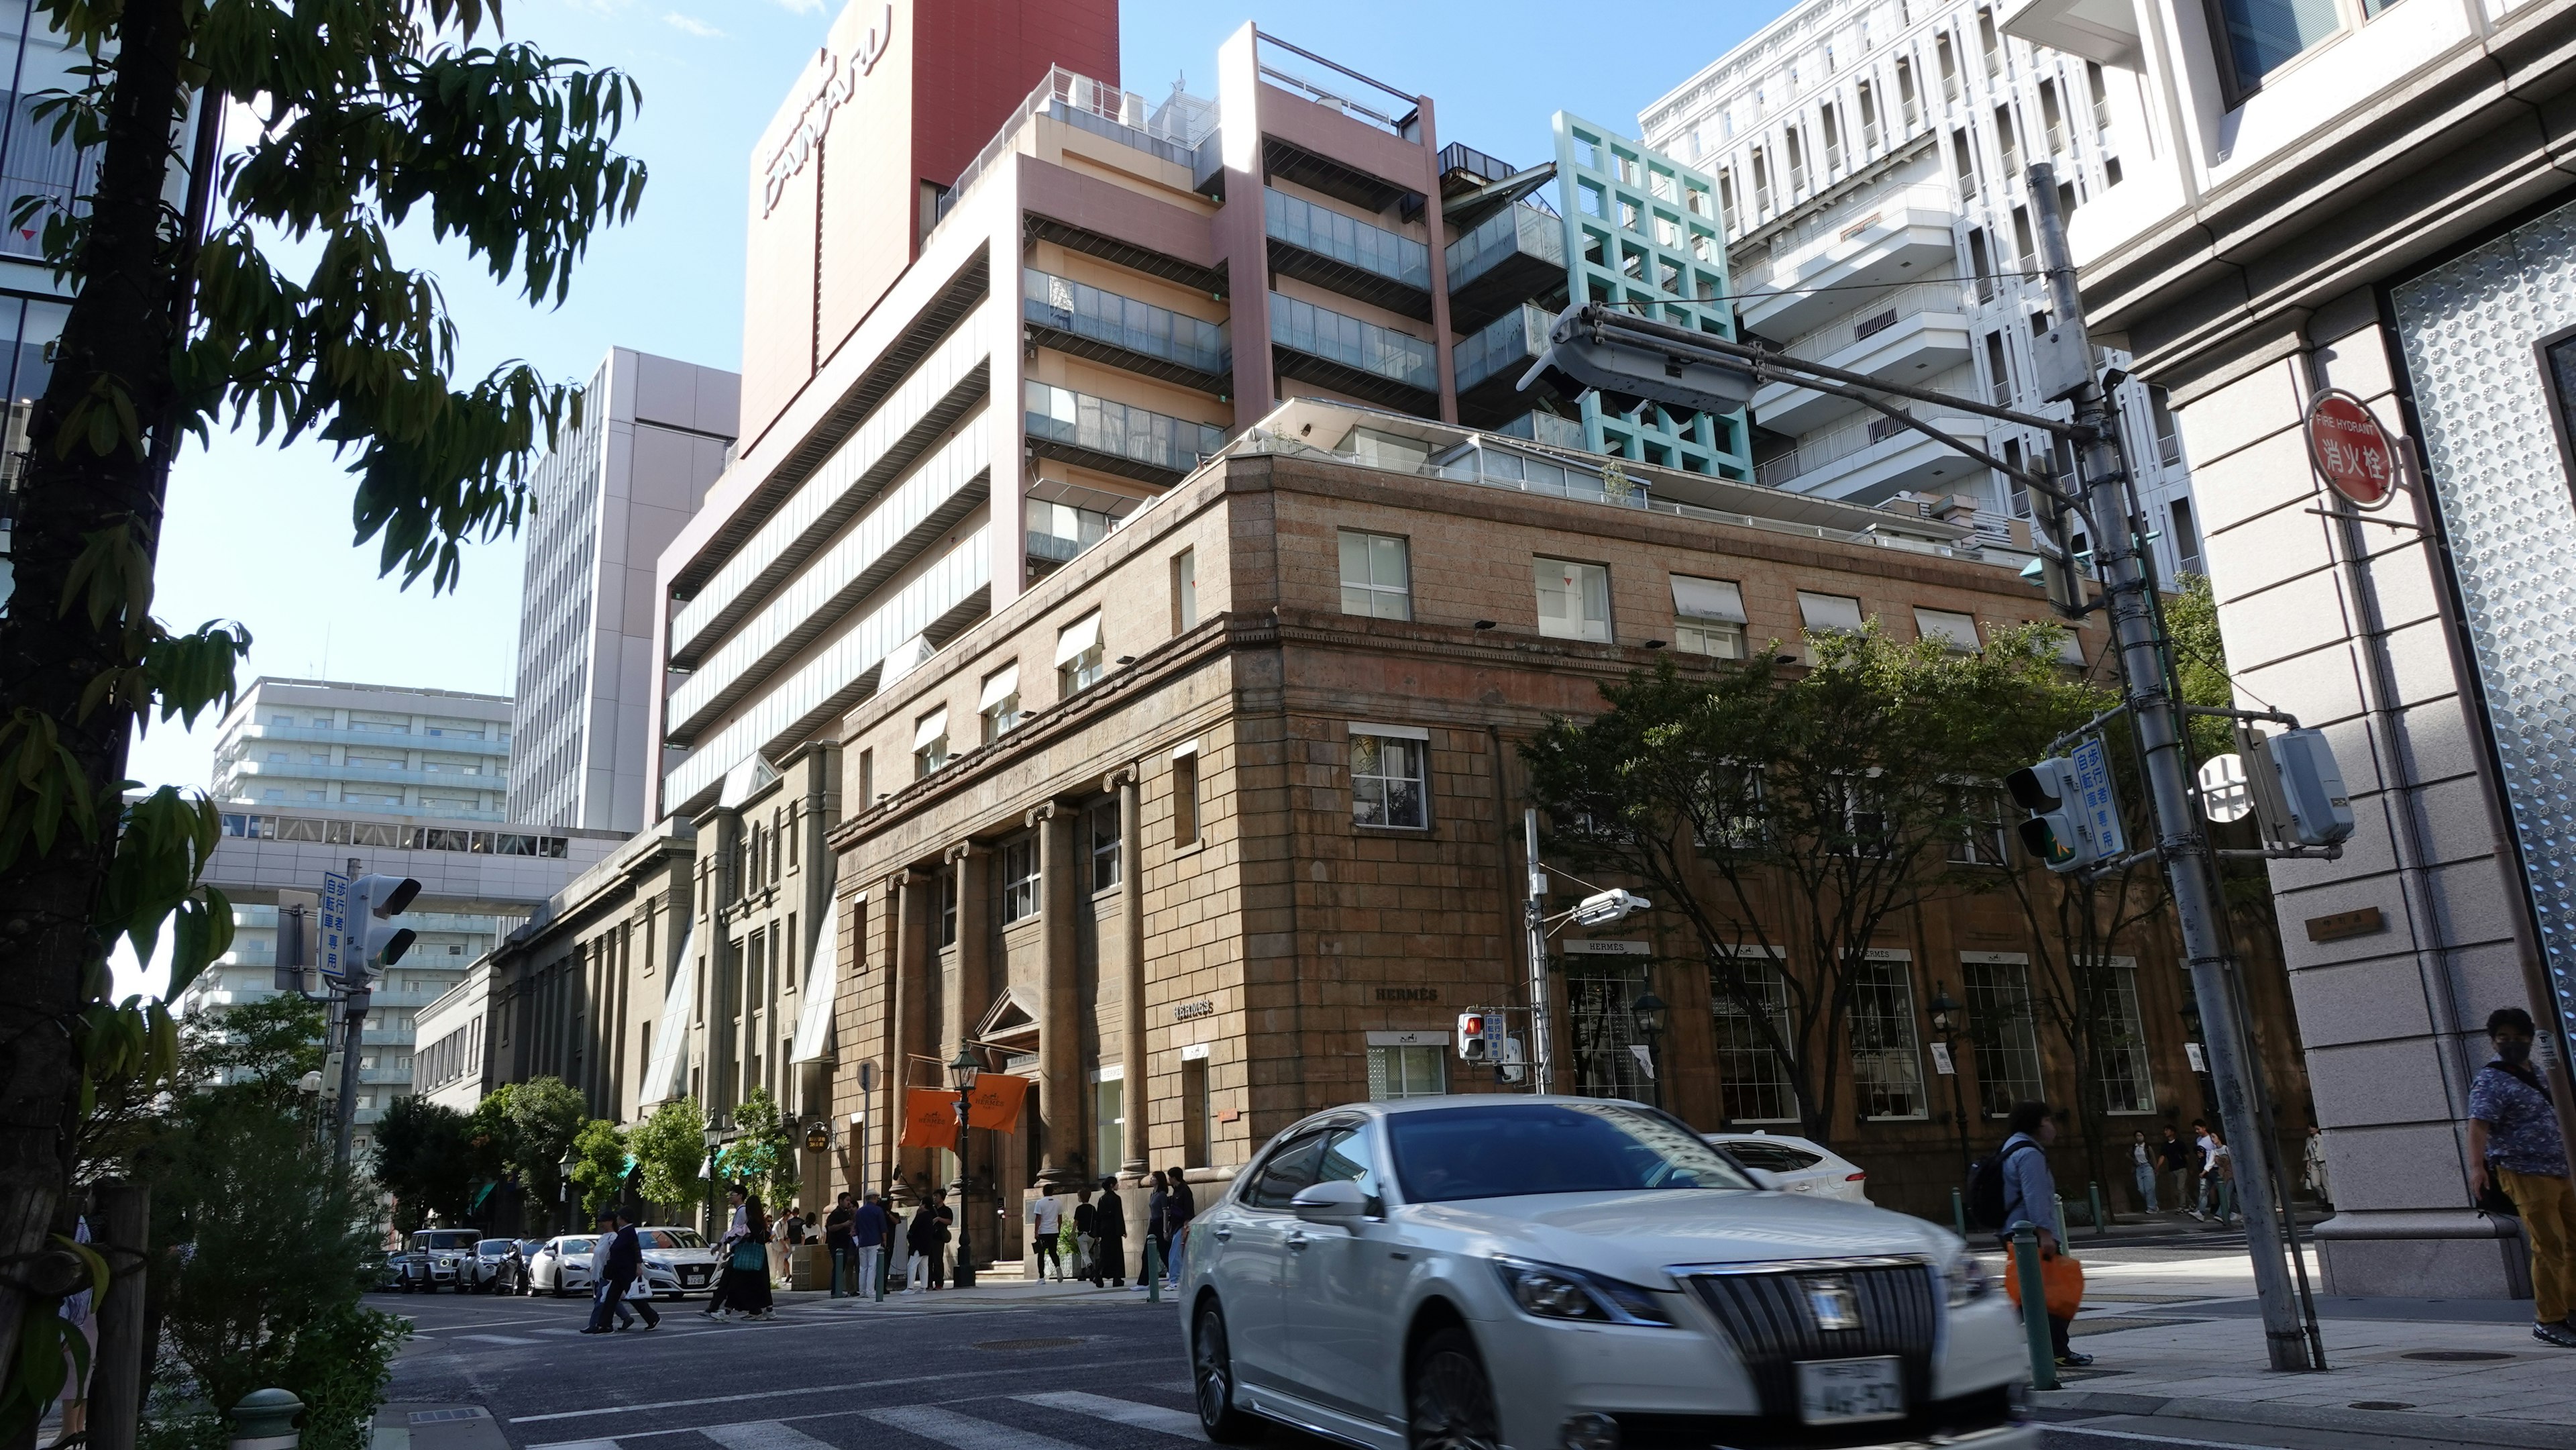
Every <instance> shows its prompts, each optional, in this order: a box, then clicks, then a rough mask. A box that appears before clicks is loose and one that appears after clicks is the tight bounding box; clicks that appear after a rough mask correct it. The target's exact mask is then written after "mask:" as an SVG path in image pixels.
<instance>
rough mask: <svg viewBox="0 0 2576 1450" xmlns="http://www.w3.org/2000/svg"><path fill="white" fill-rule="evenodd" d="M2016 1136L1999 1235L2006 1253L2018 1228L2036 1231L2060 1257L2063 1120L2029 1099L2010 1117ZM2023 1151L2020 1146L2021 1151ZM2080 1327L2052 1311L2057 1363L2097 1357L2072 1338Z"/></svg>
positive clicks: (2043, 1246)
mask: <svg viewBox="0 0 2576 1450" xmlns="http://www.w3.org/2000/svg"><path fill="white" fill-rule="evenodd" d="M2009 1126H2010V1127H2011V1128H2012V1136H2011V1137H2009V1138H2006V1139H2004V1147H2003V1154H2002V1158H2003V1174H2004V1226H2003V1231H2002V1233H2001V1234H2000V1235H1999V1236H1998V1237H1999V1238H2000V1239H2001V1241H2002V1243H2003V1247H2004V1252H2005V1253H2006V1254H2010V1253H2011V1252H2012V1251H2013V1245H2012V1237H2013V1234H2014V1232H2015V1231H2016V1230H2019V1229H2023V1228H2028V1229H2032V1230H2034V1231H2035V1232H2036V1234H2037V1237H2038V1239H2039V1252H2040V1256H2041V1257H2042V1258H2055V1257H2056V1256H2057V1255H2058V1254H2060V1253H2062V1252H2064V1251H2065V1249H2064V1245H2063V1244H2062V1242H2061V1240H2062V1239H2063V1238H2064V1236H2065V1232H2066V1226H2065V1225H2064V1224H2062V1223H2060V1222H2058V1220H2057V1178H2056V1176H2055V1175H2054V1174H2052V1173H2050V1172H2049V1168H2048V1146H2049V1145H2050V1144H2051V1143H2054V1142H2056V1141H2057V1120H2056V1119H2055V1118H2053V1117H2051V1116H2050V1115H2049V1111H2048V1104H2046V1103H2042V1102H2024V1103H2016V1104H2014V1105H2013V1110H2012V1117H2011V1119H2010V1120H2009ZM2016 1150H2018V1151H2016ZM2022 1292H2023V1293H2024V1294H2037V1293H2039V1292H2040V1289H2039V1286H2038V1285H2035V1284H2028V1285H2024V1286H2023V1287H2022ZM2073 1327H2074V1321H2073V1320H2071V1319H2060V1318H2058V1317H2057V1316H2056V1315H2054V1314H2051V1315H2049V1316H2048V1340H2049V1345H2050V1347H2051V1348H2052V1349H2054V1350H2055V1351H2056V1352H2057V1362H2058V1363H2059V1364H2061V1365H2066V1366H2069V1367H2071V1368H2080V1367H2082V1366H2084V1365H2088V1364H2091V1363H2092V1362H2093V1356H2091V1355H2089V1354H2085V1353H2083V1352H2082V1351H2080V1350H2077V1349H2075V1348H2073V1347H2072V1346H2071V1345H2069V1344H2068V1343H2067V1338H2066V1336H2067V1331H2068V1330H2070V1329H2072V1328H2073Z"/></svg>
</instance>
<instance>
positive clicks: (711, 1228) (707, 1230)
mask: <svg viewBox="0 0 2576 1450" xmlns="http://www.w3.org/2000/svg"><path fill="white" fill-rule="evenodd" d="M704 1136H705V1139H706V1145H707V1202H706V1208H705V1209H704V1210H703V1211H702V1212H701V1213H700V1215H699V1218H698V1232H700V1233H702V1234H705V1235H706V1236H707V1238H708V1240H709V1241H710V1242H712V1241H713V1240H714V1238H715V1236H716V1154H717V1153H718V1151H720V1150H721V1149H722V1148H723V1147H724V1132H723V1130H722V1129H719V1128H709V1129H707V1130H706V1133H705V1135H704Z"/></svg>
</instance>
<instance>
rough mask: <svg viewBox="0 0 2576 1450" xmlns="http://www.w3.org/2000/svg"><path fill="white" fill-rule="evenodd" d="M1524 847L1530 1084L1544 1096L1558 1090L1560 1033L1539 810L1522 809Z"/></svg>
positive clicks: (1522, 847) (1522, 842) (1522, 840)
mask: <svg viewBox="0 0 2576 1450" xmlns="http://www.w3.org/2000/svg"><path fill="white" fill-rule="evenodd" d="M1521 849H1522V850H1523V851H1524V852H1526V853H1527V859H1528V861H1529V905H1528V906H1527V908H1526V909H1525V915H1524V920H1525V923H1526V927H1527V931H1528V934H1529V1004H1530V1083H1531V1087H1532V1090H1533V1091H1535V1092H1537V1093H1538V1094H1539V1095H1540V1096H1542V1097H1544V1096H1546V1095H1547V1094H1549V1093H1552V1092H1555V1091H1556V1036H1555V1033H1554V1032H1552V1031H1551V1030H1550V1029H1549V1027H1548V1005H1547V868H1546V867H1544V866H1541V865H1540V864H1539V862H1538V811H1537V809H1536V808H1535V807H1531V808H1529V809H1525V810H1523V811H1522V812H1521Z"/></svg>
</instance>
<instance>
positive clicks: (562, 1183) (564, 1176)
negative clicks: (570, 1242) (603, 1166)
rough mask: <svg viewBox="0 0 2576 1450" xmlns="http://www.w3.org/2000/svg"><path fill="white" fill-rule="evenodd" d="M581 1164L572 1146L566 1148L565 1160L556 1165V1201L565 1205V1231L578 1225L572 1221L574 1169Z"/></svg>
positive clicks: (569, 1231) (568, 1231)
mask: <svg viewBox="0 0 2576 1450" xmlns="http://www.w3.org/2000/svg"><path fill="white" fill-rule="evenodd" d="M580 1166H581V1160H580V1159H578V1158H575V1157H574V1156H572V1150H571V1149H570V1148H566V1149H565V1150H564V1155H563V1161H562V1162H560V1163H558V1164H556V1165H555V1201H556V1202H557V1203H560V1204H562V1205H563V1214H564V1226H563V1231H564V1232H565V1233H571V1232H572V1231H573V1230H574V1229H575V1228H576V1227H578V1225H576V1224H575V1223H574V1222H573V1221H572V1171H573V1170H574V1169H575V1168H578V1167H580Z"/></svg>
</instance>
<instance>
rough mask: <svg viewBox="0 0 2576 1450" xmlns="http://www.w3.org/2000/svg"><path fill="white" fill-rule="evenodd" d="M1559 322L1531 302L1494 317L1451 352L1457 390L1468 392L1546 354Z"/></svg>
mask: <svg viewBox="0 0 2576 1450" xmlns="http://www.w3.org/2000/svg"><path fill="white" fill-rule="evenodd" d="M1555 322H1556V319H1555V318H1553V317H1551V316H1549V315H1548V314H1547V312H1546V311H1545V310H1544V309H1542V308H1539V307H1534V306H1532V305H1530V304H1529V303H1526V302H1524V303H1522V304H1521V305H1520V306H1518V307H1515V308H1513V309H1512V310H1511V311H1509V312H1506V313H1504V314H1503V315H1502V316H1500V317H1497V318H1495V319H1494V320H1493V321H1492V322H1490V323H1487V324H1486V325H1485V326H1484V327H1482V328H1479V329H1478V330H1477V331H1476V332H1474V333H1473V334H1471V335H1469V336H1467V337H1465V338H1462V339H1460V340H1459V342H1458V345H1457V346H1456V347H1453V348H1451V349H1450V350H1449V360H1450V367H1451V370H1452V371H1453V372H1454V373H1455V374H1456V376H1457V379H1458V391H1460V392H1462V393H1463V392H1465V391H1467V390H1468V389H1469V388H1472V387H1474V386H1476V385H1477V384H1478V383H1481V382H1483V381H1485V380H1486V379H1487V378H1490V377H1492V376H1493V375H1494V374H1496V373H1498V372H1502V371H1505V370H1507V369H1510V368H1513V367H1520V366H1526V365H1527V364H1528V362H1529V360H1530V359H1532V358H1535V357H1537V356H1538V355H1539V354H1540V353H1542V352H1545V351H1547V333H1548V329H1549V328H1550V327H1551V326H1553V325H1554V324H1555Z"/></svg>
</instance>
